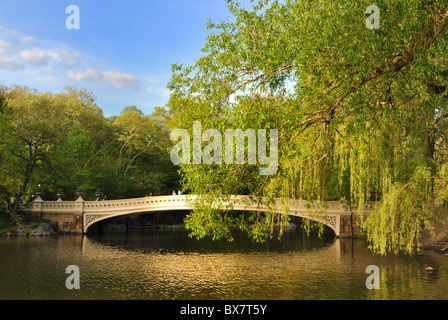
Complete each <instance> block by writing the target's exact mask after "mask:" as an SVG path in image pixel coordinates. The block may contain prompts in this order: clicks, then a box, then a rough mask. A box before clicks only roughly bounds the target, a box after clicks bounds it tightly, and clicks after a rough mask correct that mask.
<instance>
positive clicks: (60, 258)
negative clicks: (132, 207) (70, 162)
mask: <svg viewBox="0 0 448 320" xmlns="http://www.w3.org/2000/svg"><path fill="white" fill-rule="evenodd" d="M0 257H1V261H0V270H1V272H0V288H2V290H1V291H0V298H2V299H24V298H25V299H447V298H448V290H447V289H446V288H445V287H446V283H447V279H448V259H447V258H446V257H443V256H439V255H436V254H432V253H429V252H428V253H426V254H425V255H424V256H417V257H404V256H397V257H395V256H394V257H392V256H386V257H379V256H375V255H372V254H371V253H370V252H369V251H368V250H367V249H366V246H365V245H364V244H363V243H362V242H359V241H351V240H339V239H333V238H324V239H318V238H317V237H307V236H306V234H304V233H303V232H302V231H300V229H291V230H289V231H288V232H287V234H286V235H285V237H284V238H283V239H282V240H281V241H278V240H271V241H268V242H267V243H264V244H257V243H253V242H252V241H251V240H250V239H248V238H247V237H245V236H244V235H242V234H237V235H236V238H235V241H234V242H232V243H228V242H226V241H218V242H213V241H211V240H208V239H204V240H201V241H197V240H195V239H191V238H189V237H188V236H187V232H186V231H185V230H182V229H178V230H154V231H146V232H137V231H136V232H129V233H107V234H103V235H94V236H61V235H60V236H56V237H48V238H22V239H0ZM371 264H373V265H377V266H378V267H379V268H380V271H381V277H380V289H379V290H368V289H367V288H366V286H365V280H366V278H367V276H368V275H367V274H366V273H365V269H366V267H367V266H368V265H371ZM68 265H77V266H78V267H79V268H80V273H81V289H80V290H67V289H66V288H65V279H66V277H67V274H65V268H66V267H67V266H68ZM429 265H431V266H432V267H434V268H435V269H436V271H435V272H433V273H428V272H427V271H425V269H426V267H427V266H429Z"/></svg>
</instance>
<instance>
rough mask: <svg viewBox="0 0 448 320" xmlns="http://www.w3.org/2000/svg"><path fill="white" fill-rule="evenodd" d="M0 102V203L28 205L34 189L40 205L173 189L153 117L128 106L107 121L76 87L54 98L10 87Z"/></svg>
mask: <svg viewBox="0 0 448 320" xmlns="http://www.w3.org/2000/svg"><path fill="white" fill-rule="evenodd" d="M0 97H2V99H0V102H1V103H2V109H1V111H2V112H1V113H0V122H1V126H0V131H1V132H0V150H1V151H2V152H1V157H0V174H1V175H2V177H4V178H3V179H2V181H0V195H1V197H2V198H3V199H4V200H6V199H9V198H11V197H12V196H13V195H16V196H17V198H18V199H20V198H23V199H24V200H25V203H27V202H28V199H29V196H30V195H31V194H33V193H34V192H35V191H36V189H37V185H38V184H41V185H42V187H43V191H44V196H43V197H44V199H46V200H56V199H57V194H59V193H63V194H64V197H63V198H64V199H65V200H74V199H75V198H76V193H77V190H83V192H84V195H83V198H84V199H86V200H94V199H95V198H96V193H97V192H100V193H102V194H103V195H107V196H108V197H109V198H133V197H141V196H145V195H146V194H149V193H153V194H168V193H169V191H170V190H172V189H173V188H176V187H178V180H179V177H178V173H177V167H175V166H174V165H173V164H172V163H171V162H170V159H169V154H168V152H167V150H166V149H167V148H168V146H169V133H168V129H167V127H166V124H165V121H164V120H163V119H162V118H161V117H160V116H157V115H145V114H143V112H142V111H141V110H139V109H138V108H137V107H136V106H130V107H126V108H124V109H123V111H122V113H121V114H120V115H119V116H115V117H110V118H107V117H105V116H104V115H103V111H102V109H101V108H100V107H99V106H98V105H97V104H96V103H95V100H96V98H95V96H94V95H93V93H92V92H90V91H88V90H86V89H84V88H82V89H77V88H76V87H66V88H65V90H64V91H63V92H61V93H56V94H53V93H50V92H39V91H37V90H35V89H29V88H27V87H23V86H18V85H14V86H11V87H2V88H1V95H0ZM18 205H19V201H17V202H16V207H15V210H14V211H17V209H18ZM14 211H13V212H14Z"/></svg>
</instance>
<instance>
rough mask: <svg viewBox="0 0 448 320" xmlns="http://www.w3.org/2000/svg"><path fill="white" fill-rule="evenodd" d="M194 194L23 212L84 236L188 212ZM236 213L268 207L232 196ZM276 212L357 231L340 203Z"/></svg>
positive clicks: (342, 232)
mask: <svg viewBox="0 0 448 320" xmlns="http://www.w3.org/2000/svg"><path fill="white" fill-rule="evenodd" d="M196 197H197V196H195V195H173V196H153V197H144V198H134V199H121V200H109V201H84V200H83V199H82V198H81V197H80V198H79V199H78V200H76V201H61V200H58V201H43V200H42V199H41V198H40V197H38V198H37V199H36V200H35V201H34V202H32V203H30V204H29V205H28V206H27V207H26V208H24V209H23V210H22V211H23V212H28V213H30V214H31V215H33V216H34V217H37V218H39V219H44V220H45V219H48V220H50V221H51V223H52V225H53V228H54V229H55V230H56V231H58V232H61V233H86V232H87V230H88V229H89V227H91V226H92V225H94V224H95V223H97V222H100V221H103V220H106V219H110V218H114V217H120V216H126V215H131V214H138V213H148V212H164V211H165V212H166V211H179V210H191V209H192V201H194V200H195V199H196ZM373 204H374V203H371V204H370V206H369V207H366V208H365V209H364V210H363V213H362V214H363V215H368V214H369V213H370V212H371V211H372V210H373V209H372V207H373ZM227 205H230V206H231V207H232V210H235V211H267V210H268V207H267V206H266V205H263V204H261V205H260V204H257V203H255V202H254V201H251V200H250V199H249V197H248V196H231V197H230V200H229V203H227ZM275 211H276V212H279V213H285V214H289V215H291V216H297V217H301V218H305V219H312V220H314V221H319V222H322V223H324V224H325V225H326V226H328V227H330V228H331V229H332V230H333V231H334V233H335V235H336V236H337V237H351V236H353V234H354V233H356V232H358V231H359V227H358V224H357V222H358V221H359V219H360V216H359V214H358V213H357V212H356V211H350V210H349V209H348V208H347V207H346V205H345V204H344V203H343V202H341V201H328V202H326V203H325V204H323V203H320V204H318V203H317V202H308V201H305V200H290V201H289V202H288V204H287V205H285V204H282V203H281V202H280V200H278V201H277V204H276V209H275Z"/></svg>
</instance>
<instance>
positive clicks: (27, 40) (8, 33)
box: [0, 26, 36, 44]
mask: <svg viewBox="0 0 448 320" xmlns="http://www.w3.org/2000/svg"><path fill="white" fill-rule="evenodd" d="M0 35H3V36H5V37H8V38H12V39H17V40H19V41H20V42H21V43H22V44H31V43H33V42H35V41H36V39H34V37H31V36H28V35H26V34H23V33H21V32H19V31H17V30H12V29H9V28H6V27H4V26H0Z"/></svg>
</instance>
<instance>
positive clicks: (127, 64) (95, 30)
mask: <svg viewBox="0 0 448 320" xmlns="http://www.w3.org/2000/svg"><path fill="white" fill-rule="evenodd" d="M69 5H76V6H77V7H78V8H79V11H80V29H78V30H76V29H72V30H69V29H67V28H66V20H67V18H68V17H69V16H70V14H67V13H66V8H67V7H68V6H69ZM228 17H229V13H228V10H227V4H226V1H225V0H170V1H162V0H160V1H153V0H126V1H125V0H120V1H118V0H115V1H113V0H78V1H75V0H70V1H66V0H14V1H3V2H2V4H1V10H0V83H2V84H4V85H12V84H19V85H26V86H29V87H31V88H36V89H38V90H39V91H51V92H60V91H62V90H63V88H64V87H65V86H66V85H76V86H77V87H78V88H81V87H85V88H87V89H88V90H90V91H92V92H93V93H94V94H95V96H96V97H97V104H98V105H99V106H100V107H101V108H102V109H103V111H104V114H105V115H106V116H111V115H117V114H119V113H120V111H121V110H122V109H123V108H124V107H126V106H129V105H136V106H137V107H139V108H140V109H141V110H142V111H143V112H144V113H151V112H152V111H153V108H154V107H155V106H162V105H165V104H166V103H167V102H168V98H169V91H168V89H167V88H166V85H167V83H168V81H169V78H170V75H171V65H172V64H173V63H183V64H186V65H191V64H193V63H194V60H195V59H197V58H198V57H200V55H201V52H200V50H201V48H202V47H203V45H204V43H205V39H206V36H207V34H209V32H210V30H207V28H206V22H207V20H208V19H211V20H212V21H214V22H217V21H219V20H227V19H228Z"/></svg>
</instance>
